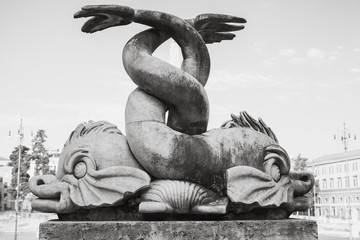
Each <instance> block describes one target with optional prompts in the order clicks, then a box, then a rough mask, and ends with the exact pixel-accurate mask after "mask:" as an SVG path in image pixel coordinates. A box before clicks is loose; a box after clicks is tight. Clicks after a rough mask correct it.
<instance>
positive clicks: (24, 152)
mask: <svg viewBox="0 0 360 240" xmlns="http://www.w3.org/2000/svg"><path fill="white" fill-rule="evenodd" d="M28 151H29V148H28V147H26V146H21V150H20V153H21V155H20V188H19V198H21V199H24V198H25V196H26V195H27V194H28V193H29V192H30V190H29V184H28V182H29V178H30V176H29V174H28V173H27V171H28V170H29V168H30V160H29V156H28ZM10 160H11V163H12V166H13V167H12V171H11V172H12V178H11V186H10V188H9V193H10V194H11V196H12V198H13V199H15V198H16V189H17V176H18V161H19V147H15V149H14V151H13V152H12V153H11V155H10Z"/></svg>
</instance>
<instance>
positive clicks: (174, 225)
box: [39, 219, 318, 240]
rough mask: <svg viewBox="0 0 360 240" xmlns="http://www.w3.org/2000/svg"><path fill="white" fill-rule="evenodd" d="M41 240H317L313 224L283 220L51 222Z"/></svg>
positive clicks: (42, 227)
mask: <svg viewBox="0 0 360 240" xmlns="http://www.w3.org/2000/svg"><path fill="white" fill-rule="evenodd" d="M39 237H40V240H44V239H51V240H56V239H66V240H67V239H69V240H70V239H71V240H74V239H81V240H83V239H104V240H105V239H106V240H111V239H116V240H120V239H124V240H125V239H127V240H148V239H152V240H155V239H156V240H160V239H171V240H183V239H206V240H209V239H217V240H218V239H227V240H231V239H243V240H245V239H247V240H250V239H265V240H266V239H272V240H273V239H282V240H283V239H292V240H297V239H299V240H300V239H301V240H302V239H306V240H313V239H318V231H317V224H316V222H315V221H309V220H298V219H285V220H256V221H249V220H247V221H239V220H236V221H106V222H105V221H104V222H100V221H98V222H71V221H65V222H64V221H57V220H52V221H48V222H44V223H41V224H40V236H39Z"/></svg>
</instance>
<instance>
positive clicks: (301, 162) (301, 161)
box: [291, 153, 308, 171]
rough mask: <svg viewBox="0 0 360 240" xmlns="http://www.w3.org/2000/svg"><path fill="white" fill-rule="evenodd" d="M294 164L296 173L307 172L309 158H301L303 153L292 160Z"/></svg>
mask: <svg viewBox="0 0 360 240" xmlns="http://www.w3.org/2000/svg"><path fill="white" fill-rule="evenodd" d="M291 160H292V162H293V163H294V171H306V167H307V160H308V159H307V158H304V157H301V153H299V155H298V156H297V157H296V158H293V159H291Z"/></svg>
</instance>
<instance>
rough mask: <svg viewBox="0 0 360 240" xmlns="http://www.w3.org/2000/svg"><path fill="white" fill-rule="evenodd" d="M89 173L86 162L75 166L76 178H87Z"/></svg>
mask: <svg viewBox="0 0 360 240" xmlns="http://www.w3.org/2000/svg"><path fill="white" fill-rule="evenodd" d="M86 171H87V167H86V163H85V162H78V163H76V165H75V166H74V175H75V177H76V178H78V179H80V178H82V177H84V176H85V174H86Z"/></svg>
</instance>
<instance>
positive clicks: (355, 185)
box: [353, 176, 358, 187]
mask: <svg viewBox="0 0 360 240" xmlns="http://www.w3.org/2000/svg"><path fill="white" fill-rule="evenodd" d="M353 185H354V187H357V186H358V177H357V176H354V177H353Z"/></svg>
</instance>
